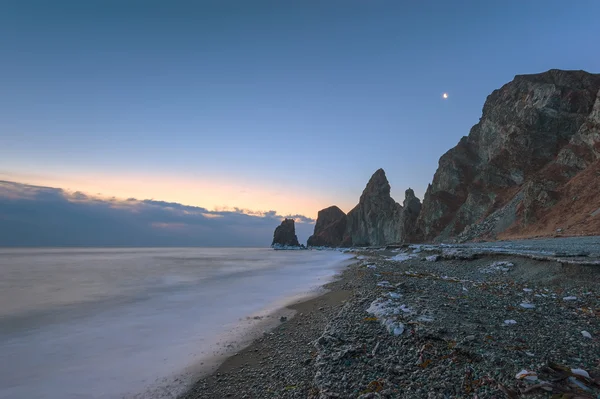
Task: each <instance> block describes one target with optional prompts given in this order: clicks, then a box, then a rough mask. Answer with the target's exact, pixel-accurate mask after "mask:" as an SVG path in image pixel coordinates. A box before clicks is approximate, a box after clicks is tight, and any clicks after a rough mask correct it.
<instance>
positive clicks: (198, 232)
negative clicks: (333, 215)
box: [0, 181, 315, 247]
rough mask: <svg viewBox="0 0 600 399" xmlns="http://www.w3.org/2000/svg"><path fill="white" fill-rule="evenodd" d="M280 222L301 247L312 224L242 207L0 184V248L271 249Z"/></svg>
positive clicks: (302, 218) (304, 218)
mask: <svg viewBox="0 0 600 399" xmlns="http://www.w3.org/2000/svg"><path fill="white" fill-rule="evenodd" d="M284 217H288V218H289V217H292V218H294V219H295V220H296V233H297V235H298V239H299V240H300V241H301V242H305V241H306V239H307V238H308V236H309V235H310V234H311V233H312V230H313V228H314V222H315V221H314V219H311V218H308V217H306V216H303V215H278V214H277V212H275V211H267V212H262V211H253V210H248V209H242V208H231V209H230V208H221V209H218V210H208V209H205V208H202V207H196V206H187V205H182V204H178V203H171V202H164V201H156V200H138V199H135V198H129V199H126V200H121V199H117V198H101V197H94V196H90V195H87V194H85V193H82V192H78V191H77V192H68V191H65V190H62V189H60V188H52V187H40V186H32V185H26V184H20V183H15V182H8V181H0V246H4V247H7V246H80V247H81V246H93V247H97V246H134V247H148V246H170V247H173V246H183V247H184V246H217V247H223V246H244V247H265V246H268V245H270V244H271V240H272V238H273V231H274V229H275V227H277V226H278V225H279V223H280V222H281V220H282V219H283V218H284Z"/></svg>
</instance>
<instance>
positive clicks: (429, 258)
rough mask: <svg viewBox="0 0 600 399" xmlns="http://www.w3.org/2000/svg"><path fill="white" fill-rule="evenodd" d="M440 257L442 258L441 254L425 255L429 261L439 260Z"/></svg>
mask: <svg viewBox="0 0 600 399" xmlns="http://www.w3.org/2000/svg"><path fill="white" fill-rule="evenodd" d="M439 259H440V256H439V255H431V256H427V257H425V260H426V261H427V262H437V261H438V260H439Z"/></svg>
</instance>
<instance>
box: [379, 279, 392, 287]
mask: <svg viewBox="0 0 600 399" xmlns="http://www.w3.org/2000/svg"><path fill="white" fill-rule="evenodd" d="M377 286H378V287H389V286H390V282H389V281H386V280H383V281H380V282H378V283H377Z"/></svg>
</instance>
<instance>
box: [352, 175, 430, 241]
mask: <svg viewBox="0 0 600 399" xmlns="http://www.w3.org/2000/svg"><path fill="white" fill-rule="evenodd" d="M404 203H405V206H406V209H405V208H404V207H402V205H400V204H399V203H397V202H396V201H394V199H393V198H392V197H391V196H390V184H389V182H388V180H387V177H386V176H385V172H384V171H383V169H378V170H377V171H376V172H375V173H374V174H373V176H371V179H370V180H369V182H368V183H367V186H366V187H365V189H364V190H363V192H362V195H361V196H360V200H359V202H358V205H356V206H355V207H354V209H352V210H351V211H350V212H348V215H347V227H346V236H347V237H349V239H348V238H346V239H345V240H346V241H350V242H351V243H352V245H354V246H380V245H387V244H394V243H400V242H402V241H403V240H404V234H405V232H407V231H409V232H412V231H413V230H414V224H415V222H416V220H417V217H418V215H419V212H420V209H421V203H420V201H419V200H418V199H417V198H416V197H415V195H414V192H413V190H411V189H408V190H406V199H405V201H404Z"/></svg>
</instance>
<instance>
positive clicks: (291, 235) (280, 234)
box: [271, 219, 300, 247]
mask: <svg viewBox="0 0 600 399" xmlns="http://www.w3.org/2000/svg"><path fill="white" fill-rule="evenodd" d="M271 246H272V247H299V246H300V243H299V242H298V237H297V236H296V227H295V225H294V219H284V220H283V222H281V224H280V225H279V226H277V228H276V229H275V233H274V234H273V243H272V244H271Z"/></svg>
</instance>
